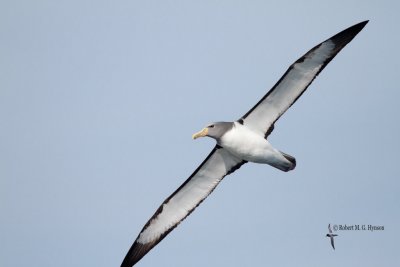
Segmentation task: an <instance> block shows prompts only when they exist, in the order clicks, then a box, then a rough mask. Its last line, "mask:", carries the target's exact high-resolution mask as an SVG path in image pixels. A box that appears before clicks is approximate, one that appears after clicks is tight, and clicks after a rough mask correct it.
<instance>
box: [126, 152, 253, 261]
mask: <svg viewBox="0 0 400 267" xmlns="http://www.w3.org/2000/svg"><path fill="white" fill-rule="evenodd" d="M244 163H246V161H243V160H241V159H239V158H237V157H235V156H234V155H232V154H231V153H229V152H228V151H226V150H225V149H223V148H222V147H220V146H218V145H217V146H215V148H214V149H213V150H212V151H211V153H210V154H209V155H208V156H207V158H206V159H205V160H204V161H203V163H202V164H201V165H200V166H199V167H198V168H197V169H196V170H195V171H194V172H193V174H192V175H191V176H190V177H189V178H188V179H187V180H186V181H185V182H184V183H183V184H182V185H181V186H180V187H179V188H178V189H177V190H176V191H175V192H174V193H173V194H172V195H171V196H169V197H168V198H167V199H166V200H165V201H164V202H163V204H162V205H161V206H160V207H159V208H158V210H157V211H156V212H155V214H154V215H153V216H152V217H151V218H150V220H149V221H148V222H147V223H146V224H145V226H144V227H143V229H142V231H141V232H140V234H139V236H138V237H137V238H136V240H135V242H134V243H133V245H132V247H131V248H130V250H129V251H128V253H127V255H126V256H125V259H124V261H123V262H122V264H121V267H131V266H133V265H134V264H135V263H137V262H138V261H139V260H140V259H141V258H142V257H143V256H144V255H146V253H147V252H149V251H150V250H151V249H152V248H153V247H154V246H156V245H157V244H158V243H159V242H160V241H161V240H162V239H163V238H164V237H165V236H167V235H168V233H169V232H171V231H172V230H173V229H174V228H175V227H176V226H178V224H179V223H180V222H181V221H183V220H184V219H185V218H186V217H187V216H188V215H189V214H190V213H191V212H192V211H193V210H194V209H195V208H196V207H197V206H198V205H199V204H200V203H201V202H202V201H203V200H204V199H205V198H206V197H207V196H208V195H209V194H210V193H211V192H212V191H213V190H214V189H215V187H216V186H217V185H218V183H219V182H220V181H221V180H222V179H223V178H224V177H225V176H226V175H228V174H230V173H232V172H234V171H235V170H237V169H238V168H240V166H242V165H243V164H244Z"/></svg>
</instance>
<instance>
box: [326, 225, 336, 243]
mask: <svg viewBox="0 0 400 267" xmlns="http://www.w3.org/2000/svg"><path fill="white" fill-rule="evenodd" d="M328 230H329V234H326V236H327V237H329V238H330V239H331V245H332V247H333V249H335V242H334V240H333V238H334V237H335V236H338V235H337V234H332V229H331V224H329V225H328Z"/></svg>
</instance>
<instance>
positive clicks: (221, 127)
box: [192, 121, 234, 141]
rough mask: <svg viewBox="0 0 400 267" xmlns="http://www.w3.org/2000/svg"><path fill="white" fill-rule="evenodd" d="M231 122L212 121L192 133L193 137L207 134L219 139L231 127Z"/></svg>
mask: <svg viewBox="0 0 400 267" xmlns="http://www.w3.org/2000/svg"><path fill="white" fill-rule="evenodd" d="M233 125H234V124H233V122H224V121H223V122H214V123H211V124H209V125H207V126H206V127H205V128H204V129H203V130H201V131H200V132H197V133H195V134H193V135H192V138H193V139H197V138H199V137H204V136H208V137H211V138H214V139H215V140H217V141H218V140H219V139H220V138H221V137H222V136H223V135H224V134H225V133H226V132H227V131H229V130H230V129H232V127H233Z"/></svg>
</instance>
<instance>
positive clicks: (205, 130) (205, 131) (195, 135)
mask: <svg viewBox="0 0 400 267" xmlns="http://www.w3.org/2000/svg"><path fill="white" fill-rule="evenodd" d="M207 134H208V129H207V128H204V129H203V130H201V131H200V132H198V133H195V134H194V135H192V138H193V139H197V138H199V137H204V136H206V135H207Z"/></svg>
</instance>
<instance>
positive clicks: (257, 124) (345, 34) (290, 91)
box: [239, 21, 368, 137]
mask: <svg viewBox="0 0 400 267" xmlns="http://www.w3.org/2000/svg"><path fill="white" fill-rule="evenodd" d="M367 23H368V21H364V22H361V23H358V24H356V25H354V26H352V27H350V28H348V29H346V30H344V31H342V32H340V33H338V34H336V35H335V36H333V37H331V38H329V39H328V40H326V41H324V42H322V43H320V44H319V45H317V46H315V47H314V48H312V49H311V50H310V51H308V52H307V53H306V54H305V55H304V56H302V57H301V58H299V59H298V60H297V61H296V62H295V63H293V64H292V65H291V66H290V67H289V69H288V70H287V71H286V72H285V74H284V75H283V76H282V78H281V79H280V80H279V81H278V82H277V83H276V84H275V85H274V87H272V89H271V90H270V91H269V92H268V93H267V94H266V95H265V96H264V97H263V98H262V99H261V100H260V101H259V102H258V103H257V104H256V105H255V106H254V107H253V108H252V109H250V110H249V111H248V112H247V113H246V114H245V115H244V116H243V117H242V118H241V119H240V120H239V121H240V122H242V123H244V125H246V126H248V127H250V128H252V129H253V130H256V131H259V132H261V133H263V134H265V136H266V137H267V136H268V135H269V134H270V133H271V131H272V130H273V126H274V123H275V121H276V120H278V119H279V118H280V116H281V115H282V114H283V113H284V112H285V111H286V110H287V109H288V108H290V106H291V105H293V103H294V102H296V100H297V99H298V98H299V97H300V96H301V95H302V94H303V93H304V91H305V90H306V89H307V87H308V86H309V85H310V84H311V82H312V81H313V80H314V79H315V77H317V75H318V74H319V73H320V72H321V71H322V70H323V69H324V68H325V66H326V65H327V64H328V63H329V62H330V61H331V60H332V59H333V58H334V57H335V56H336V55H337V54H338V53H339V52H340V50H341V49H342V48H343V47H345V46H346V45H347V44H348V43H349V42H350V41H351V40H352V39H353V38H354V37H355V36H356V35H357V34H358V33H359V32H360V31H361V30H362V29H363V28H364V26H365V25H366V24H367Z"/></svg>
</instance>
